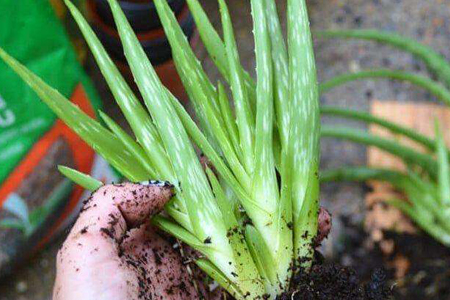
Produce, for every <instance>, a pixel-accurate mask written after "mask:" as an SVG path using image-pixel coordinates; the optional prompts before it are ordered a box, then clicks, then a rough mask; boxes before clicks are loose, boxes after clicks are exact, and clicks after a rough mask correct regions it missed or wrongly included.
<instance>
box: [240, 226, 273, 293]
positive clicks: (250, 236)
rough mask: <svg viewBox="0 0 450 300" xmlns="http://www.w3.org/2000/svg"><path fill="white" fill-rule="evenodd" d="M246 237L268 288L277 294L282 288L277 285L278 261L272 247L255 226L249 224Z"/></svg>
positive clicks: (246, 228)
mask: <svg viewBox="0 0 450 300" xmlns="http://www.w3.org/2000/svg"><path fill="white" fill-rule="evenodd" d="M245 239H246V241H247V245H248V247H249V249H250V252H251V254H252V256H253V260H254V262H255V264H256V266H257V268H258V271H259V274H261V277H262V279H263V281H264V284H265V286H266V290H268V291H271V292H272V293H273V294H275V295H277V294H278V292H279V289H280V287H279V286H277V284H278V278H277V272H276V267H275V266H276V265H277V262H276V261H275V260H274V258H273V257H272V253H271V251H270V249H269V248H268V246H267V244H266V242H265V241H264V239H263V238H262V236H261V234H260V232H259V231H258V230H257V229H256V228H255V227H253V226H250V225H247V226H246V227H245ZM275 295H272V296H275Z"/></svg>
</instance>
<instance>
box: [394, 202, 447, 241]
mask: <svg viewBox="0 0 450 300" xmlns="http://www.w3.org/2000/svg"><path fill="white" fill-rule="evenodd" d="M388 204H390V205H392V206H394V207H396V208H398V209H400V210H401V211H402V212H403V213H404V214H405V215H407V216H409V217H410V218H411V219H412V220H413V221H414V222H415V223H416V224H417V225H418V226H419V227H420V228H422V229H423V230H425V231H426V232H427V233H428V234H429V235H431V236H432V237H433V238H435V239H436V240H437V241H439V242H441V243H442V244H444V245H445V246H450V232H449V231H447V230H445V229H443V228H442V227H440V226H439V225H438V224H436V223H433V222H430V220H428V219H427V218H424V217H423V214H421V213H420V212H419V211H418V210H416V209H414V208H413V207H412V206H410V205H408V204H407V203H406V202H405V201H404V200H398V199H392V200H389V201H388Z"/></svg>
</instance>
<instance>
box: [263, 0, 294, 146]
mask: <svg viewBox="0 0 450 300" xmlns="http://www.w3.org/2000/svg"><path fill="white" fill-rule="evenodd" d="M264 5H265V13H266V16H267V27H268V32H269V36H270V40H271V45H272V60H273V68H274V85H275V92H274V95H275V109H276V121H277V126H278V132H279V135H280V140H281V143H282V145H283V147H286V146H287V140H288V138H289V117H290V111H289V109H290V101H289V99H290V97H289V58H288V54H287V49H286V43H285V41H284V37H283V31H282V29H281V24H280V19H279V17H278V11H277V5H276V2H275V0H265V4H264Z"/></svg>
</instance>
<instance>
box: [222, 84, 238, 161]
mask: <svg viewBox="0 0 450 300" xmlns="http://www.w3.org/2000/svg"><path fill="white" fill-rule="evenodd" d="M217 97H218V98H219V101H218V102H219V106H220V113H221V114H222V116H223V120H224V123H225V126H226V129H227V132H228V135H229V137H230V140H231V142H232V143H233V146H234V151H235V152H236V154H237V155H238V156H239V158H240V160H241V162H242V161H243V158H242V157H243V154H242V147H241V144H240V142H239V132H238V129H237V126H236V121H235V118H234V115H233V110H232V109H231V106H230V101H229V100H228V96H227V93H226V91H225V87H224V86H223V85H222V84H221V83H220V82H219V83H218V95H217Z"/></svg>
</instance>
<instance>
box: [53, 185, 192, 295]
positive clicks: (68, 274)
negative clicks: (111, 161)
mask: <svg viewBox="0 0 450 300" xmlns="http://www.w3.org/2000/svg"><path fill="white" fill-rule="evenodd" d="M172 194H173V187H172V186H171V185H170V184H167V183H154V184H152V183H150V184H148V185H141V184H132V183H125V184H121V185H108V186H104V187H102V188H100V189H99V190H98V191H96V192H95V193H93V194H92V196H91V198H89V200H88V201H87V202H86V203H85V206H84V208H83V210H82V212H81V214H80V217H79V218H78V220H77V222H76V223H75V225H74V227H73V229H72V230H71V232H70V234H69V236H68V238H67V240H66V241H65V243H64V244H63V246H62V248H61V250H60V251H59V253H58V258H57V277H56V282H55V287H54V294H53V299H54V300H81V299H82V300H91V299H92V300H94V299H96V300H101V299H108V300H128V299H129V300H137V299H153V300H155V299H169V300H170V299H199V293H198V292H197V289H196V288H195V286H194V280H193V279H192V278H190V276H189V274H188V273H187V269H186V266H184V265H183V262H182V258H181V256H180V254H179V253H178V252H176V251H175V250H174V249H173V247H172V245H171V244H170V243H169V242H167V241H166V240H165V239H164V238H163V237H161V235H160V234H159V233H158V232H157V230H156V229H155V228H153V227H152V226H151V225H149V224H148V222H147V221H148V220H149V218H150V216H152V215H154V214H157V213H159V212H160V211H161V210H162V209H163V206H164V204H165V203H166V202H167V201H169V199H170V198H171V197H172ZM146 222H147V223H146Z"/></svg>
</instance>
